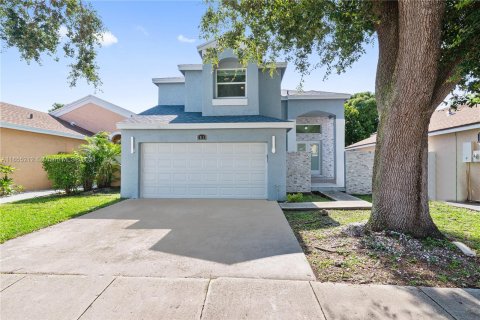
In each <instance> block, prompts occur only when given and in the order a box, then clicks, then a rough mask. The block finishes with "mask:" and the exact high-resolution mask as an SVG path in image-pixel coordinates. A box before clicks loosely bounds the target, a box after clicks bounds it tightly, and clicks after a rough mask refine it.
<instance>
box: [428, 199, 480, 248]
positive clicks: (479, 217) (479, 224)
mask: <svg viewBox="0 0 480 320" xmlns="http://www.w3.org/2000/svg"><path fill="white" fill-rule="evenodd" d="M430 213H431V215H432V218H433V221H434V222H435V224H436V225H437V226H438V228H439V229H440V231H442V232H443V233H444V234H445V235H446V236H447V237H451V238H453V239H457V240H460V241H461V242H464V243H465V244H466V245H468V246H469V247H471V248H473V249H475V250H476V251H477V253H478V254H480V212H478V211H473V210H468V209H464V208H457V207H453V206H450V205H448V204H446V203H443V202H437V201H431V202H430Z"/></svg>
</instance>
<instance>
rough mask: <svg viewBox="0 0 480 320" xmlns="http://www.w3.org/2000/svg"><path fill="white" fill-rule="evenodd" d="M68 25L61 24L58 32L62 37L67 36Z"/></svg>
mask: <svg viewBox="0 0 480 320" xmlns="http://www.w3.org/2000/svg"><path fill="white" fill-rule="evenodd" d="M67 32H68V30H67V27H65V26H64V25H63V24H62V25H61V26H60V29H59V30H58V33H59V34H60V38H65V37H66V36H67Z"/></svg>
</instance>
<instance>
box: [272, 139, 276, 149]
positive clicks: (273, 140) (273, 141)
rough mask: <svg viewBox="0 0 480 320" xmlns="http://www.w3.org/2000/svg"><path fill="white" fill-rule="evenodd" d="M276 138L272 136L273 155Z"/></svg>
mask: <svg viewBox="0 0 480 320" xmlns="http://www.w3.org/2000/svg"><path fill="white" fill-rule="evenodd" d="M275 152H276V150H275V136H272V153H275Z"/></svg>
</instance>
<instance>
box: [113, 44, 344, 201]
mask: <svg viewBox="0 0 480 320" xmlns="http://www.w3.org/2000/svg"><path fill="white" fill-rule="evenodd" d="M212 45H215V44H214V43H212V42H209V43H206V44H204V45H200V46H198V47H197V49H198V53H199V55H200V57H202V56H203V55H204V53H205V50H206V49H207V48H209V47H210V46H212ZM219 60H220V61H219V65H218V67H216V68H214V67H213V66H212V65H211V64H209V63H203V64H181V65H178V69H179V72H180V73H181V76H180V77H167V78H154V79H153V83H154V84H155V85H156V86H157V87H158V105H157V106H154V107H153V108H151V109H148V110H146V111H144V112H142V113H140V114H139V115H136V116H133V117H130V118H128V119H126V120H124V121H122V122H120V123H118V125H117V127H118V129H119V130H120V131H121V139H122V179H121V181H122V196H123V197H128V198H240V199H270V200H283V199H285V197H286V193H287V192H310V191H312V190H322V189H339V190H343V189H344V187H345V174H344V167H345V159H344V148H345V142H344V141H345V139H344V135H345V120H344V111H343V110H344V109H343V103H344V101H345V100H346V99H348V98H349V97H350V95H348V94H344V93H333V92H323V91H305V92H298V91H295V90H282V89H281V85H282V79H283V76H284V74H285V69H286V68H287V64H286V63H284V62H278V63H277V64H276V72H275V73H274V75H273V76H271V75H270V73H269V70H263V68H262V67H259V66H258V65H257V64H254V63H250V64H248V65H247V66H246V67H245V66H242V65H240V64H239V62H238V59H237V57H236V56H235V55H234V53H233V51H232V50H227V51H225V52H223V53H222V54H221V55H220V57H219Z"/></svg>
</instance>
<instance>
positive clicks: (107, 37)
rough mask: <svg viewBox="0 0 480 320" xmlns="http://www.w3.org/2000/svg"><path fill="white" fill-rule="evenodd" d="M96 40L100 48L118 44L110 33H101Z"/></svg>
mask: <svg viewBox="0 0 480 320" xmlns="http://www.w3.org/2000/svg"><path fill="white" fill-rule="evenodd" d="M98 38H99V40H100V45H101V46H102V47H108V46H111V45H112V44H115V43H117V42H118V39H117V37H115V35H114V34H113V33H111V32H110V31H105V32H102V33H101V34H100V35H99V37H98Z"/></svg>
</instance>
